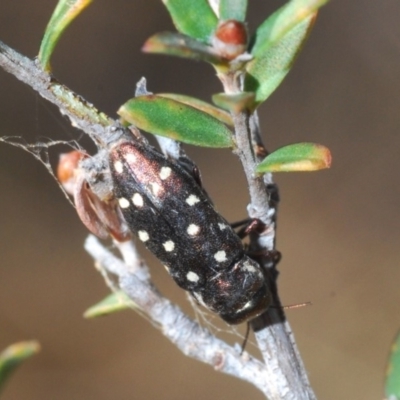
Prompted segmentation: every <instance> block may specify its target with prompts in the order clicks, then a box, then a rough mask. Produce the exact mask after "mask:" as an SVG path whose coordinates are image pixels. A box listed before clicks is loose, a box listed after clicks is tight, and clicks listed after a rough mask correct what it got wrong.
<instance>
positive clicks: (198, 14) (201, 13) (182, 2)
mask: <svg viewBox="0 0 400 400" xmlns="http://www.w3.org/2000/svg"><path fill="white" fill-rule="evenodd" d="M163 3H164V4H165V6H166V7H167V9H168V11H169V13H170V15H171V18H172V21H173V22H174V25H175V27H176V29H177V30H178V31H179V32H181V33H183V34H185V35H188V36H190V37H192V38H194V39H198V40H201V41H202V42H205V43H209V42H210V38H211V35H212V34H213V33H214V30H215V28H216V27H217V23H218V19H217V16H216V15H215V13H214V11H213V10H212V8H211V6H210V4H209V3H208V1H207V0H163Z"/></svg>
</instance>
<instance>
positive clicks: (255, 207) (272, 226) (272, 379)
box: [219, 73, 316, 400]
mask: <svg viewBox="0 0 400 400" xmlns="http://www.w3.org/2000/svg"><path fill="white" fill-rule="evenodd" d="M219 77H220V79H221V82H222V83H223V85H224V89H225V92H226V93H238V92H240V90H241V85H240V76H238V74H237V73H233V74H229V73H228V74H224V75H222V74H220V75H219ZM232 118H233V122H234V127H235V139H236V144H237V149H236V151H235V152H236V154H237V155H238V157H239V159H240V161H241V163H242V166H243V170H244V173H245V175H246V179H247V184H248V187H249V194H250V203H249V205H248V207H247V211H248V214H249V216H250V218H257V219H259V220H261V221H262V222H263V223H264V224H265V229H264V231H263V232H262V233H261V234H260V233H256V234H251V235H250V249H251V251H253V252H255V253H256V254H257V253H261V254H262V253H263V252H264V254H265V255H264V256H261V257H259V258H257V260H258V261H259V262H260V264H261V265H263V266H264V269H265V271H266V277H267V280H268V284H269V288H270V290H271V292H272V297H273V303H274V307H270V308H269V309H268V310H267V311H266V312H265V313H264V314H263V315H261V316H260V317H258V318H256V319H254V320H253V321H251V326H252V328H253V330H254V333H255V336H256V340H257V343H258V346H259V349H260V351H261V353H262V355H263V358H264V361H265V367H266V369H267V370H268V372H267V375H266V377H265V379H266V381H267V385H268V393H267V398H268V399H269V400H314V399H316V397H315V394H314V392H313V390H312V388H311V386H310V383H309V381H308V377H307V373H306V371H305V368H304V364H303V362H302V360H301V357H300V354H299V351H298V349H297V345H296V342H295V340H294V336H293V332H292V330H291V328H290V325H289V323H288V322H287V321H286V317H285V315H284V312H283V310H282V309H281V307H280V306H281V303H280V300H279V295H278V289H277V285H276V279H277V276H278V272H277V269H276V264H277V260H278V259H277V257H276V256H274V254H276V252H275V240H276V212H277V204H278V200H279V199H278V195H277V193H278V189H277V186H276V185H275V184H274V182H273V179H272V175H271V174H266V175H265V176H263V177H260V176H257V175H255V173H254V171H255V168H256V166H257V163H258V162H259V161H260V158H261V156H263V155H266V154H267V151H266V150H265V148H264V146H263V144H262V140H261V137H260V127H259V123H258V118H257V115H256V114H253V115H250V113H249V112H248V111H247V110H243V111H242V112H240V113H237V114H235V113H232Z"/></svg>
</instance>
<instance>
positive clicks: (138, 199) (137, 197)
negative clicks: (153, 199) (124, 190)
mask: <svg viewBox="0 0 400 400" xmlns="http://www.w3.org/2000/svg"><path fill="white" fill-rule="evenodd" d="M132 201H133V204H134V205H135V206H136V207H143V204H144V203H143V197H142V196H141V195H140V194H139V193H135V194H134V195H133V196H132Z"/></svg>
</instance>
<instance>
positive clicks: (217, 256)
mask: <svg viewBox="0 0 400 400" xmlns="http://www.w3.org/2000/svg"><path fill="white" fill-rule="evenodd" d="M214 258H215V259H216V260H217V261H218V262H224V261H226V260H227V259H226V253H225V251H224V250H220V251H217V252H216V253H215V254H214Z"/></svg>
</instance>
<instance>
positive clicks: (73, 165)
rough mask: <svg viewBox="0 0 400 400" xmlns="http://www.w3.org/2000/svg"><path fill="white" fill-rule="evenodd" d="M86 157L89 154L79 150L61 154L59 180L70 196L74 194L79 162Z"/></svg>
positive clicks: (58, 170)
mask: <svg viewBox="0 0 400 400" xmlns="http://www.w3.org/2000/svg"><path fill="white" fill-rule="evenodd" d="M86 157H87V154H86V153H85V152H83V151H78V150H73V151H71V152H69V153H64V154H60V159H59V161H58V166H57V178H58V180H59V181H60V182H61V184H62V186H63V188H64V189H65V191H66V192H67V193H68V194H70V195H73V193H74V186H75V175H76V170H77V168H78V165H79V162H80V161H81V160H82V159H84V158H86Z"/></svg>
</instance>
